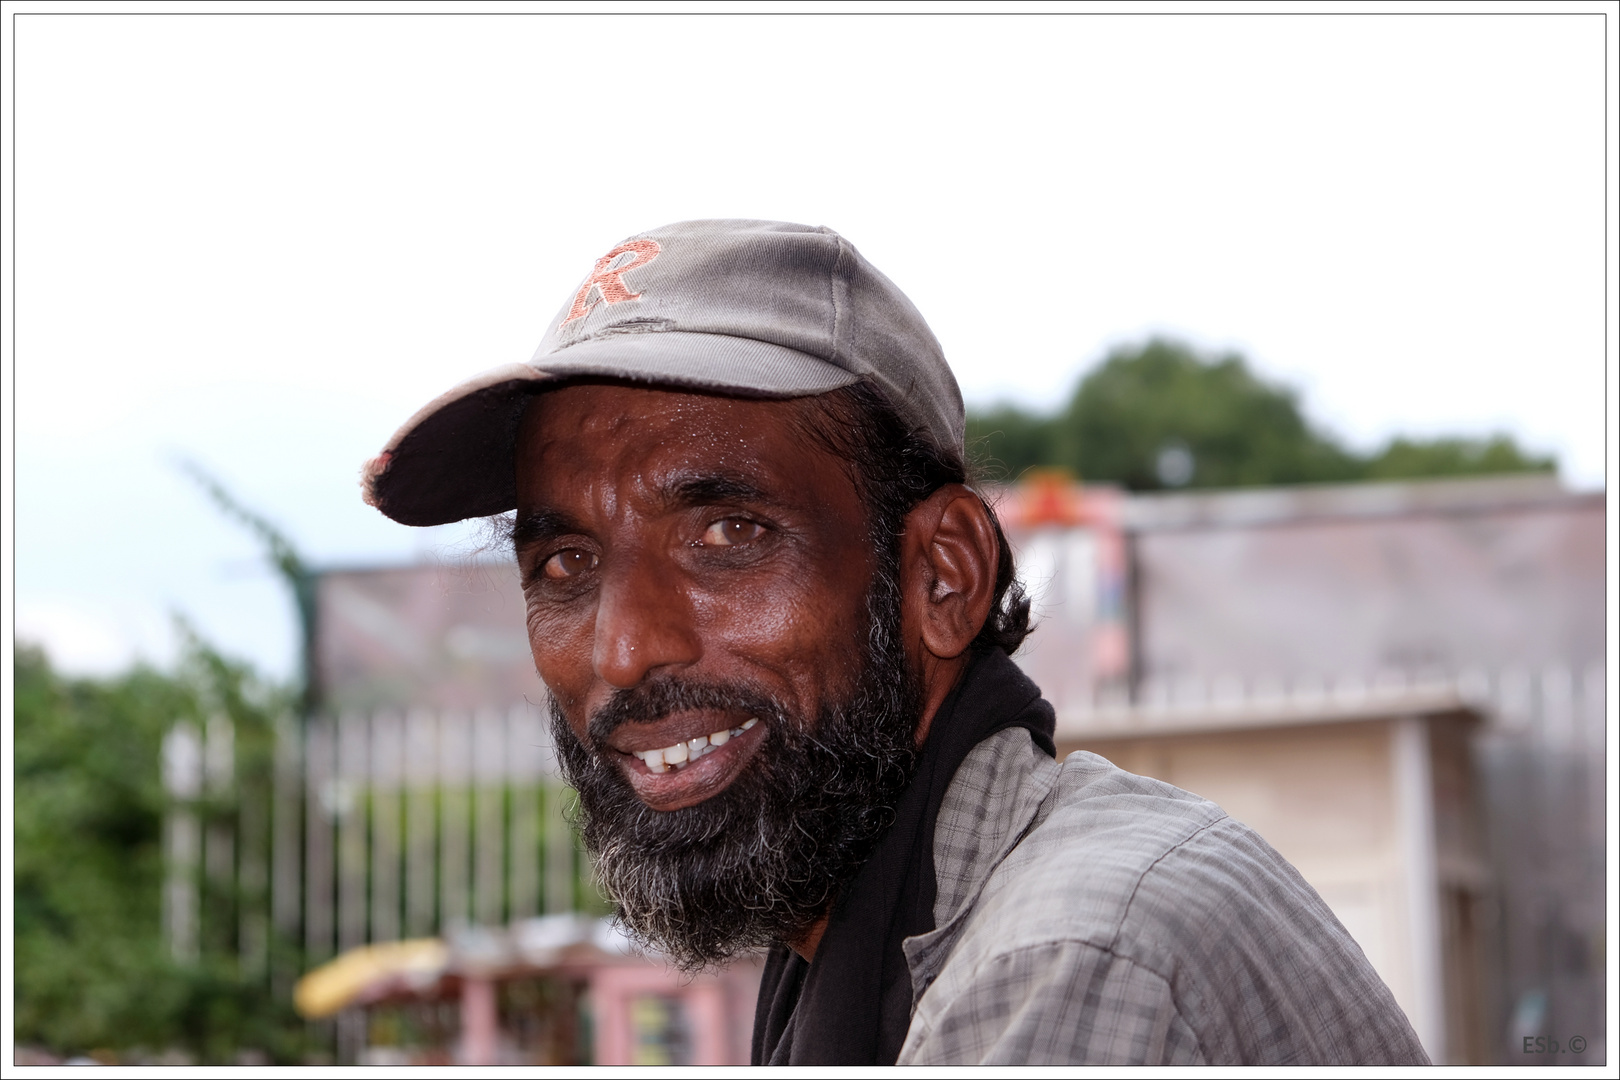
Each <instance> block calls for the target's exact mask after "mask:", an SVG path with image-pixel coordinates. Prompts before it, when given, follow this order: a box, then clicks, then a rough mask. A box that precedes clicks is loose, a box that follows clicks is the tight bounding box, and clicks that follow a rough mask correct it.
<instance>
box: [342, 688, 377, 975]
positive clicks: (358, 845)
mask: <svg viewBox="0 0 1620 1080" xmlns="http://www.w3.org/2000/svg"><path fill="white" fill-rule="evenodd" d="M368 727H369V725H368V724H367V722H366V717H365V716H364V715H362V714H358V713H347V714H345V715H344V716H343V717H342V718H341V719H339V721H338V782H337V786H336V791H337V798H336V800H335V802H336V804H337V805H336V808H335V814H336V817H337V832H338V949H339V950H343V949H352V948H354V947H355V946H356V945H364V944H365V942H366V908H367V907H368V906H369V905H368V904H367V897H366V862H367V858H366V831H367V829H366V817H367V813H366V811H367V805H366V804H367V799H366V795H367V788H368V787H369V786H370V783H369V781H370V778H371V776H370V774H371V770H370V767H369V766H370V757H371V747H370V745H369V743H370V739H369V738H368V735H369V734H370V732H369V731H368Z"/></svg>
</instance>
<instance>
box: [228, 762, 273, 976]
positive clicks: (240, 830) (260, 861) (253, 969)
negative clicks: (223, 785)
mask: <svg viewBox="0 0 1620 1080" xmlns="http://www.w3.org/2000/svg"><path fill="white" fill-rule="evenodd" d="M237 775H238V777H239V780H238V782H237V791H238V792H239V793H240V794H239V795H238V798H239V800H240V801H239V802H238V803H237V818H236V822H237V851H238V853H237V860H238V861H237V876H236V889H237V897H238V901H237V902H238V905H239V909H238V912H237V926H236V942H237V959H238V962H239V963H240V964H241V966H242V973H243V974H244V975H246V976H248V977H249V978H253V979H258V978H262V977H263V976H264V975H265V974H266V972H267V971H268V965H269V958H270V895H269V893H270V890H269V884H270V882H269V876H270V875H269V866H268V857H269V848H270V843H269V841H270V800H271V788H270V786H269V785H268V784H267V783H266V780H267V779H268V778H267V777H265V776H264V775H263V774H262V773H261V772H260V771H258V770H257V769H254V770H253V771H252V772H250V771H249V770H247V769H240V770H238V774H237Z"/></svg>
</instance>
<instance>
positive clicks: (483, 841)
mask: <svg viewBox="0 0 1620 1080" xmlns="http://www.w3.org/2000/svg"><path fill="white" fill-rule="evenodd" d="M472 734H473V769H472V788H473V919H474V921H476V922H478V923H480V924H482V925H484V926H498V925H500V924H501V923H502V922H504V921H505V915H506V888H505V886H506V717H505V716H503V715H502V714H500V713H498V712H496V711H494V710H493V709H480V710H479V711H478V713H477V715H476V716H475V717H474V718H473V732H472Z"/></svg>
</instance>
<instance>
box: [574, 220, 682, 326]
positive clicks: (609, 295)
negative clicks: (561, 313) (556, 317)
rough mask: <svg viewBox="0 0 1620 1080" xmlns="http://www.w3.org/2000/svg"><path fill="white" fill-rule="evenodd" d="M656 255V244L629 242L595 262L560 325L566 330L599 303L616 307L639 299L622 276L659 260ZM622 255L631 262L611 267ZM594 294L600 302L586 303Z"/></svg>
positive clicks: (640, 241) (639, 241) (655, 242)
mask: <svg viewBox="0 0 1620 1080" xmlns="http://www.w3.org/2000/svg"><path fill="white" fill-rule="evenodd" d="M658 252H659V247H658V242H657V241H655V240H631V241H629V242H628V243H624V244H620V245H619V246H618V247H616V248H614V249H613V250H612V251H610V252H608V253H607V254H606V255H604V256H602V257H601V258H600V259H597V260H596V268H595V269H594V270H592V271H591V276H590V277H588V278H586V279H585V284H583V285H581V286H580V287H579V292H578V293H576V294H574V306H573V307H571V308H569V309H568V318H566V319H564V320H563V321H562V325H564V326H566V325H567V324H569V323H571V322H573V321H574V320H575V319H583V318H584V317H585V316H587V315H589V314H590V313H591V311H592V310H593V309H594V308H595V307H596V305H597V304H598V303H607V304H618V303H622V302H623V301H625V300H637V299H640V297H641V294H640V293H635V292H631V291H630V287H629V286H627V285H626V284H625V283H624V275H626V274H628V273H629V272H630V271H632V270H636V269H639V268H640V267H643V266H646V265H647V264H648V263H650V262H652V261H653V260H654V259H656V258H658ZM621 255H630V256H632V258H631V259H630V261H629V262H627V263H624V264H622V265H620V266H614V265H613V262H614V260H615V259H617V258H619V256H621ZM593 290H594V291H595V292H596V293H598V294H599V296H600V299H599V300H596V301H591V302H589V303H587V301H590V299H591V293H592V291H593Z"/></svg>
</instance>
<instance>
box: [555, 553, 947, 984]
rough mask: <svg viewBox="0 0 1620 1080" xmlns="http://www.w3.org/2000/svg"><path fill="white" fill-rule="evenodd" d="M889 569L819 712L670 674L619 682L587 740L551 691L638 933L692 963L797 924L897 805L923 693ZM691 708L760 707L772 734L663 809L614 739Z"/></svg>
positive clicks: (767, 941) (767, 940)
mask: <svg viewBox="0 0 1620 1080" xmlns="http://www.w3.org/2000/svg"><path fill="white" fill-rule="evenodd" d="M886 569H887V568H884V569H880V570H879V572H878V573H877V574H876V576H875V577H876V580H874V582H873V587H872V589H871V590H870V591H869V593H868V596H867V603H866V608H867V616H868V627H869V630H868V633H867V635H866V637H867V641H866V643H865V647H864V648H863V649H862V650H861V654H862V655H861V657H860V670H859V671H858V672H856V677H855V679H854V680H853V683H854V685H853V687H852V689H851V690H850V691H849V692H848V694H847V696H846V698H845V700H842V701H836V702H832V703H830V704H828V705H826V706H825V707H823V708H822V709H821V712H820V715H818V716H816V717H814V718H811V717H808V716H803V715H796V714H794V713H793V712H792V711H791V710H790V709H789V708H787V707H786V706H785V705H784V704H783V703H781V702H780V701H778V700H776V699H774V698H773V697H772V696H771V695H770V694H768V693H766V692H764V691H763V690H762V689H760V688H759V687H757V686H752V685H744V684H715V683H708V682H695V681H691V680H686V679H682V678H680V677H678V676H670V677H664V678H658V679H654V680H652V681H649V682H647V683H646V684H644V685H642V686H638V687H635V688H633V689H630V690H620V691H617V692H615V694H614V695H613V697H612V698H611V699H609V701H608V703H607V704H606V705H604V706H603V707H602V708H601V709H599V710H598V711H597V712H596V714H595V715H593V716H592V717H591V718H590V721H589V725H588V734H589V740H590V742H591V743H593V744H594V746H592V747H587V746H586V745H584V744H583V743H582V742H581V741H580V740H579V739H578V738H577V737H576V736H575V735H574V733H573V730H572V729H571V728H570V727H569V726H568V723H567V721H566V719H565V718H564V717H563V715H562V711H561V709H560V707H559V706H558V705H557V702H556V699H555V698H553V699H552V703H551V717H552V734H553V739H554V740H555V744H556V746H557V751H558V757H559V759H560V761H561V764H562V767H563V772H564V775H565V776H566V777H567V779H568V781H569V782H570V783H571V784H573V786H574V788H575V789H576V790H577V791H578V793H579V814H578V819H579V820H578V824H579V826H580V830H581V833H582V835H583V838H584V842H585V847H586V850H588V851H589V852H590V853H591V854H592V856H594V858H595V863H596V873H597V876H598V879H599V881H600V883H601V885H602V887H603V889H604V891H605V892H606V893H607V894H608V896H609V897H610V898H611V899H612V900H613V901H614V902H615V904H616V905H617V909H618V918H619V921H620V924H621V925H622V926H623V927H624V928H625V929H626V930H627V931H628V932H629V933H630V935H631V937H632V938H634V939H635V940H637V941H638V942H640V943H641V944H643V945H646V946H650V947H652V948H654V949H657V950H659V951H661V952H663V953H664V954H665V955H667V956H668V957H669V958H670V960H672V961H673V962H674V963H675V964H676V965H678V966H679V967H681V968H683V969H684V970H687V971H696V970H700V969H703V968H706V967H712V966H715V965H718V964H720V963H722V962H723V961H725V960H727V959H730V958H731V957H733V956H736V955H738V954H739V953H742V952H746V951H750V950H753V949H759V948H764V947H767V946H769V945H772V944H774V943H777V942H783V941H790V940H793V939H795V938H796V937H798V936H799V935H800V934H801V933H802V932H803V931H804V930H806V929H807V928H808V927H809V926H810V925H811V924H812V923H814V922H815V921H816V919H817V918H819V917H820V916H821V915H822V914H823V913H824V912H825V911H827V909H828V908H829V906H830V905H831V903H832V901H833V899H834V897H835V896H836V895H837V893H838V890H839V889H840V888H842V887H843V885H844V884H845V883H847V882H848V881H849V880H851V879H852V878H853V877H854V876H855V873H856V871H858V870H859V869H860V866H861V864H862V863H863V862H865V861H866V857H867V855H868V854H870V852H871V850H872V846H873V844H874V843H875V842H876V841H877V839H878V838H879V837H880V836H881V835H882V833H883V831H884V830H885V829H886V828H888V826H889V824H890V823H891V822H892V821H893V820H894V810H895V807H896V805H897V804H898V803H899V801H900V796H901V794H902V793H903V792H904V791H905V789H906V786H907V785H908V784H909V783H910V781H911V776H912V773H913V771H914V770H915V768H916V764H917V749H916V745H915V731H916V726H917V719H918V714H919V712H920V705H919V701H920V695H919V693H918V691H917V689H916V681H915V679H913V678H912V677H911V674H910V672H909V670H908V665H907V663H906V659H905V653H904V650H903V647H902V645H901V642H900V633H899V630H900V614H899V597H898V594H899V589H898V587H897V584H896V581H895V575H894V574H893V573H892V572H885V570H886ZM833 674H834V673H829V675H833ZM836 674H837V675H843V676H844V677H845V678H846V679H847V677H848V675H847V673H843V672H840V673H836ZM688 709H723V710H733V711H738V712H742V713H744V714H746V715H749V716H757V717H759V720H760V724H761V725H762V726H763V727H764V728H765V735H764V740H763V742H762V743H761V745H760V746H759V748H758V750H757V751H756V752H755V753H754V755H753V757H752V759H751V760H750V761H749V762H748V764H747V765H746V766H745V768H744V769H743V771H742V772H741V773H740V774H739V775H738V776H737V778H736V779H735V780H734V781H732V783H731V784H730V785H729V786H728V787H726V788H725V789H724V790H722V791H720V792H719V793H718V794H716V795H714V796H712V797H711V798H709V799H707V800H705V801H703V802H701V803H698V804H697V805H695V806H689V807H686V808H685V809H681V810H670V811H658V810H653V809H651V808H649V807H648V806H647V805H646V804H645V803H643V802H642V801H641V800H640V799H639V798H637V797H636V794H635V791H634V789H632V788H631V786H630V783H629V781H628V780H627V779H626V778H625V776H624V774H623V773H622V772H621V770H620V769H619V767H618V766H617V765H616V764H614V763H613V760H612V758H613V756H614V751H612V750H610V749H608V747H607V744H606V740H607V738H608V736H609V735H611V734H612V733H613V731H614V729H616V728H617V727H618V726H619V725H620V724H623V723H627V722H632V721H633V722H640V723H649V722H652V721H655V720H658V719H660V718H662V717H664V716H667V715H669V714H670V713H672V712H678V711H684V710H688Z"/></svg>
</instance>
